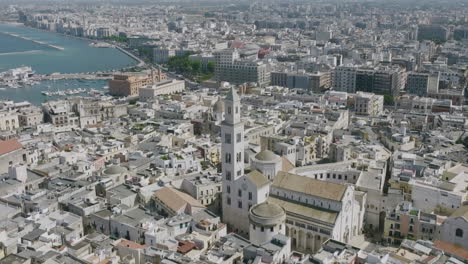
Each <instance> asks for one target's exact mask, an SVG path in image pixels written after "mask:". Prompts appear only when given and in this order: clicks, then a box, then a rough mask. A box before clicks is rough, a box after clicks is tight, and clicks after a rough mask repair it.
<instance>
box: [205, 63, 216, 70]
mask: <svg viewBox="0 0 468 264" xmlns="http://www.w3.org/2000/svg"><path fill="white" fill-rule="evenodd" d="M206 69H207V70H208V72H209V73H213V72H214V71H215V64H214V62H212V61H210V62H208V64H207V65H206Z"/></svg>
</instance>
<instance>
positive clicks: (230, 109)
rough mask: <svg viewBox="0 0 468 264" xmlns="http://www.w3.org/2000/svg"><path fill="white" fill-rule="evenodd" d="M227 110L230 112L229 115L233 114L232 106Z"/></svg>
mask: <svg viewBox="0 0 468 264" xmlns="http://www.w3.org/2000/svg"><path fill="white" fill-rule="evenodd" d="M227 110H228V111H227V112H228V114H231V113H232V108H231V107H230V106H229V107H228V109H227Z"/></svg>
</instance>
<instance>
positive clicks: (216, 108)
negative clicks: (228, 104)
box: [213, 98, 224, 113]
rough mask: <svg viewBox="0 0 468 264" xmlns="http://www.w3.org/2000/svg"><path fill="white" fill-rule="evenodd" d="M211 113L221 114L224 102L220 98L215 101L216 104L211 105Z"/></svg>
mask: <svg viewBox="0 0 468 264" xmlns="http://www.w3.org/2000/svg"><path fill="white" fill-rule="evenodd" d="M213 112H215V113H222V112H224V101H223V100H221V98H219V99H218V101H216V103H215V104H214V105H213Z"/></svg>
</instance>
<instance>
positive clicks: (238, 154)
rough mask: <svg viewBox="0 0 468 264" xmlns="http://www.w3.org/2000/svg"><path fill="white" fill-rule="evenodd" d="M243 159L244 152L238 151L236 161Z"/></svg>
mask: <svg viewBox="0 0 468 264" xmlns="http://www.w3.org/2000/svg"><path fill="white" fill-rule="evenodd" d="M241 160H242V152H239V153H237V155H236V161H237V162H241Z"/></svg>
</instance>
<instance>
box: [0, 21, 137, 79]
mask: <svg viewBox="0 0 468 264" xmlns="http://www.w3.org/2000/svg"><path fill="white" fill-rule="evenodd" d="M2 24H3V25H8V26H13V27H19V28H26V29H31V30H37V31H39V32H44V33H52V34H57V35H60V36H63V37H66V38H72V39H77V40H83V41H86V42H87V43H88V44H90V43H92V42H96V41H102V42H106V41H105V40H97V39H90V38H85V37H77V36H73V35H68V34H64V33H60V32H54V31H49V30H45V29H40V28H35V27H30V26H27V25H25V24H23V23H18V22H5V21H0V25H2ZM20 37H21V36H20ZM31 41H34V40H31ZM106 43H108V42H106ZM112 44H113V43H112ZM105 48H113V49H116V50H118V51H119V52H120V53H122V54H124V55H125V56H127V57H129V58H131V59H132V60H133V61H134V62H135V64H134V65H132V66H127V67H123V68H116V69H113V70H109V72H111V71H124V70H126V69H129V68H132V67H142V66H144V65H145V64H146V63H145V62H144V61H143V60H142V59H140V58H139V57H138V56H136V55H135V54H133V53H131V52H130V51H127V50H125V49H124V48H122V47H120V46H118V45H115V44H113V47H105ZM99 49H102V48H99ZM37 52H39V50H37V51H36V50H31V51H25V52H18V53H14V52H12V53H2V54H0V56H2V55H5V56H6V55H15V54H28V53H30V54H34V53H37ZM104 72H106V71H104ZM76 73H77V74H78V73H79V72H76Z"/></svg>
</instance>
